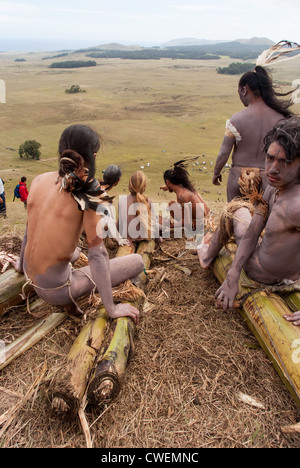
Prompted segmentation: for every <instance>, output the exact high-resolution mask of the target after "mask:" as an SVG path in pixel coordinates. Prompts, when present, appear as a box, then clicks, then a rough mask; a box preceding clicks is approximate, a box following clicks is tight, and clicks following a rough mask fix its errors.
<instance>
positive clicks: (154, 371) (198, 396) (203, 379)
mask: <svg viewBox="0 0 300 468" xmlns="http://www.w3.org/2000/svg"><path fill="white" fill-rule="evenodd" d="M46 55H47V54H45V53H44V54H37V53H35V54H0V64H1V66H0V70H1V71H0V79H2V80H5V82H6V87H7V102H6V104H0V111H1V112H0V128H1V140H0V161H1V164H0V177H1V178H3V179H4V180H5V188H6V195H7V201H8V203H7V204H8V218H7V220H4V219H1V220H0V239H1V238H3V242H4V245H5V236H8V237H10V238H11V237H13V236H20V235H22V234H23V232H24V229H25V223H26V212H25V210H24V208H23V205H22V203H21V202H20V201H18V200H17V201H15V202H14V203H13V201H12V199H13V189H14V187H15V185H16V184H17V183H18V181H19V179H20V177H22V176H23V175H25V176H26V177H27V179H28V185H29V187H30V183H31V181H32V179H33V178H34V177H35V176H36V175H37V174H39V173H42V172H45V171H49V170H56V168H57V158H58V155H57V147H58V141H59V138H60V135H61V133H62V131H63V130H64V129H65V128H66V127H67V126H69V125H71V124H74V123H84V124H88V125H92V126H93V127H94V128H95V129H97V130H98V131H99V133H100V134H101V135H102V136H103V138H104V140H105V145H104V147H103V148H102V150H101V151H100V152H99V156H98V161H97V175H98V177H101V171H102V169H104V168H105V167H106V166H107V165H108V164H110V163H115V164H119V165H120V166H121V168H122V171H123V177H122V180H121V183H120V184H119V185H118V187H117V188H116V189H114V192H113V193H112V194H113V195H118V194H123V193H124V192H126V191H127V184H128V179H129V176H130V175H131V174H132V173H133V172H134V171H136V170H138V169H140V167H141V166H144V167H145V173H146V174H147V176H148V179H149V184H148V190H147V193H148V195H149V196H151V198H152V199H153V200H155V201H165V200H169V199H170V198H171V196H172V195H171V194H169V193H167V194H166V193H163V192H160V191H159V187H160V185H161V184H162V183H163V178H162V175H163V172H164V171H165V170H166V169H168V168H169V167H170V166H171V165H172V163H174V162H176V161H178V160H179V159H182V158H183V157H187V156H199V166H196V165H195V166H194V165H190V175H191V177H192V179H193V180H194V182H195V184H196V186H197V188H198V190H199V191H200V193H203V196H204V198H205V200H206V201H207V202H208V204H209V206H210V207H211V208H212V209H213V210H214V211H215V212H216V213H217V212H219V210H221V209H222V207H223V206H224V203H225V199H226V196H225V189H226V179H227V173H226V171H227V170H226V171H225V177H224V182H223V185H222V186H221V187H216V186H213V185H212V183H211V180H212V172H213V166H214V162H215V159H216V157H217V154H218V151H219V148H220V145H221V142H222V140H223V135H224V129H225V121H226V119H227V118H229V117H230V116H231V115H232V114H234V113H235V112H237V111H239V110H241V109H242V108H243V106H242V104H241V102H240V101H239V98H238V94H237V84H238V80H239V77H237V76H225V75H218V74H217V73H216V68H217V67H219V66H227V65H228V64H229V63H231V62H232V60H231V59H228V58H223V59H222V60H221V61H189V60H160V61H150V60H149V61H122V60H119V59H109V60H100V59H98V60H97V63H98V66H97V67H92V68H89V69H86V68H82V69H74V70H61V69H60V70H58V69H57V70H55V69H49V68H48V67H49V65H50V64H51V63H52V62H53V61H57V59H55V60H42V58H43V57H45V56H46ZM48 55H49V57H50V56H51V55H53V53H49V54H48ZM16 58H25V59H26V61H25V62H15V59H16ZM72 58H74V59H78V60H79V59H82V56H81V55H78V56H74V57H72ZM62 60H64V59H62ZM297 65H298V62H297V61H295V62H293V61H291V62H284V63H283V64H282V65H279V66H278V67H277V68H276V70H274V72H273V77H274V80H275V81H276V82H277V83H278V84H280V85H281V86H282V90H288V89H290V87H291V83H292V82H293V81H294V80H295V79H298V78H299V76H298V68H297ZM72 84H78V85H80V87H81V88H82V89H85V90H86V91H87V92H86V93H82V94H78V95H70V94H66V93H65V90H66V89H68V88H70V87H71V86H72ZM294 111H295V112H299V111H300V105H299V104H298V105H297V106H294ZM28 139H35V140H37V141H39V142H40V143H41V144H42V148H41V151H42V156H41V159H40V161H32V160H22V159H20V158H19V155H18V148H19V146H20V144H21V143H23V142H24V141H25V140H28ZM203 155H204V156H203ZM203 162H205V164H203ZM148 163H150V167H147V164H148ZM211 163H212V164H211ZM204 167H206V169H204ZM199 168H201V171H200V170H199ZM17 241H18V242H19V239H17ZM183 254H184V255H185V257H182V255H183ZM179 262H181V263H180V266H181V265H185V266H186V267H188V268H189V269H190V272H191V275H190V276H187V275H185V274H184V273H183V272H182V271H180V270H178V269H177V268H176V265H177V266H178V263H179ZM152 268H153V269H154V270H153V271H154V273H153V277H151V278H150V279H151V280H149V281H148V285H147V289H146V295H147V298H148V300H149V301H150V302H149V303H148V305H149V304H151V310H150V311H149V310H148V311H147V312H146V311H145V310H144V311H143V312H144V313H142V314H141V318H142V319H141V322H140V325H139V327H138V331H137V336H136V354H135V357H134V359H133V360H132V361H131V363H130V365H129V367H128V369H127V372H126V377H125V381H124V384H123V389H122V391H121V393H120V395H119V396H118V397H117V399H116V400H115V401H113V402H112V403H111V404H109V405H108V406H107V407H105V409H104V410H103V409H102V408H100V409H99V408H95V409H91V408H89V409H88V411H87V418H88V424H89V427H90V430H91V436H92V439H93V446H94V447H97V448H111V447H142V448H147V447H158V448H161V447H176V448H183V447H214V448H217V447H220V448H225V447H228V448H233V447H256V448H266V447H269V448H280V447H284V448H296V447H299V435H298V436H297V435H295V436H294V435H291V436H283V435H282V433H281V432H280V428H281V427H282V426H287V425H290V424H295V423H296V422H297V421H298V420H299V411H298V410H297V408H296V406H295V403H294V402H293V401H292V399H291V397H290V395H289V394H288V392H287V390H286V388H285V387H284V385H283V383H282V382H281V380H280V378H279V376H278V374H277V373H276V371H275V369H274V367H273V365H272V364H271V362H270V361H269V359H268V358H267V357H266V355H265V353H264V352H263V351H262V349H261V348H260V347H259V345H258V344H257V342H256V340H255V339H254V337H253V336H252V333H251V332H250V331H249V329H248V328H247V326H246V325H245V323H244V322H243V320H242V319H241V317H240V316H239V314H238V312H237V311H228V312H226V313H222V312H220V310H218V309H217V308H216V305H215V298H214V295H215V291H216V289H217V288H218V283H217V281H216V279H215V277H214V276H213V274H212V272H210V271H204V270H202V269H201V268H200V267H199V262H198V259H197V257H196V256H192V255H191V254H190V252H185V250H184V247H183V245H182V244H181V243H178V242H172V241H168V242H165V243H164V244H163V245H161V246H158V248H157V251H156V253H155V255H154V257H153V259H152ZM179 286H180V287H179ZM35 321H36V319H35V317H34V316H32V315H30V314H28V313H27V311H26V310H25V309H22V310H19V309H16V310H12V311H10V313H9V314H7V315H6V316H5V317H4V318H3V319H2V321H1V336H0V338H1V339H3V340H4V341H5V342H7V343H9V342H11V341H13V340H14V339H15V338H16V337H18V336H20V335H21V334H22V333H24V331H25V329H28V328H29V327H30V326H32V324H33V323H35ZM78 332H79V325H78V324H77V322H74V321H73V320H71V319H68V320H67V321H66V322H65V323H64V324H63V326H61V327H58V329H57V330H56V331H55V332H54V333H53V334H51V335H50V336H48V337H47V338H45V339H43V340H42V341H41V342H40V343H39V344H38V345H36V346H35V347H34V348H32V349H31V350H30V351H29V352H27V353H25V354H24V355H23V356H22V357H20V358H19V359H18V360H16V361H15V362H14V363H12V364H11V365H10V366H9V367H8V368H6V369H4V370H3V371H1V373H0V388H1V392H0V415H5V412H6V411H8V410H11V408H14V405H16V404H18V405H19V402H20V398H21V397H22V395H26V392H27V391H28V388H31V386H32V385H33V382H34V381H35V379H36V376H37V375H41V376H42V377H41V382H42V383H41V385H40V387H38V388H36V389H35V391H34V397H33V398H31V399H30V401H29V400H28V401H25V400H21V401H22V405H21V406H20V411H18V412H16V413H15V417H14V418H13V420H12V421H11V424H10V426H9V427H8V429H7V430H6V431H4V432H2V433H1V432H0V447H35V448H37V447H85V445H86V441H85V438H84V435H83V433H82V430H81V428H80V426H79V425H78V422H77V421H65V420H64V419H63V418H59V417H56V416H53V414H52V412H51V410H50V405H49V401H48V400H47V398H46V396H45V395H46V391H45V387H46V386H47V383H48V382H49V381H50V380H51V378H52V373H53V369H55V368H56V367H57V365H58V364H61V363H63V362H64V359H65V357H66V354H67V353H68V351H69V349H70V346H71V344H72V343H73V341H74V339H75V337H76V336H77V335H78ZM45 364H47V372H46V377H45V378H44V377H43V376H44V374H43V373H42V372H45V371H42V369H44V365H45ZM239 392H242V393H243V394H247V395H250V396H252V397H255V398H256V399H258V401H259V402H262V403H263V405H262V408H257V407H255V406H251V405H246V404H244V403H242V402H241V401H240V400H239ZM20 395H21V397H20ZM32 400H33V401H32Z"/></svg>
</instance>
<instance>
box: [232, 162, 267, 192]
mask: <svg viewBox="0 0 300 468" xmlns="http://www.w3.org/2000/svg"><path fill="white" fill-rule="evenodd" d="M260 171H261V169H259V168H258V167H241V175H240V178H239V181H238V184H239V189H240V193H241V196H242V197H243V198H250V197H251V195H252V194H253V192H258V193H260V192H261V190H262V177H261V175H260Z"/></svg>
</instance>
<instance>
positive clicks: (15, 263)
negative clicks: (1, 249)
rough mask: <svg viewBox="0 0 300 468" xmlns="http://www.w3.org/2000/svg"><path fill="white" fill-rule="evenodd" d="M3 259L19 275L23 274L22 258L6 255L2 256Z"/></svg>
mask: <svg viewBox="0 0 300 468" xmlns="http://www.w3.org/2000/svg"><path fill="white" fill-rule="evenodd" d="M2 257H3V259H4V260H6V261H7V262H9V263H10V264H11V265H12V266H13V267H14V268H15V270H16V271H17V272H18V273H23V268H22V266H21V261H20V257H17V256H16V255H13V254H6V255H5V256H3V255H2V256H1V258H2ZM4 257H5V258H4Z"/></svg>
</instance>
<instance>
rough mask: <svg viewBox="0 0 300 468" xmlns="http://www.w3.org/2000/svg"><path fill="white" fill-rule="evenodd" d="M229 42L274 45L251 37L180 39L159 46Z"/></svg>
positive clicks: (263, 39) (266, 40)
mask: <svg viewBox="0 0 300 468" xmlns="http://www.w3.org/2000/svg"><path fill="white" fill-rule="evenodd" d="M231 42H238V43H240V44H247V45H264V46H266V45H267V46H271V45H274V44H275V42H273V41H271V39H268V38H267V37H252V38H251V39H236V40H235V41H226V40H222V41H220V40H208V39H195V38H193V37H188V38H181V39H173V40H171V41H169V42H165V43H164V44H162V45H161V47H162V48H164V47H189V46H206V45H214V44H222V43H231Z"/></svg>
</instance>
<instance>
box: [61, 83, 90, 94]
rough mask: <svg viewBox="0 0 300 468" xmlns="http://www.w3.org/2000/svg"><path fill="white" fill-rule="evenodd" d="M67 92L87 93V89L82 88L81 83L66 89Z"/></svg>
mask: <svg viewBox="0 0 300 468" xmlns="http://www.w3.org/2000/svg"><path fill="white" fill-rule="evenodd" d="M65 93H67V94H77V93H86V90H85V89H81V88H80V86H79V85H74V84H73V85H72V86H71V88H69V89H66V91H65Z"/></svg>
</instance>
